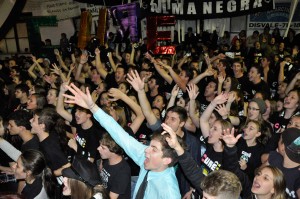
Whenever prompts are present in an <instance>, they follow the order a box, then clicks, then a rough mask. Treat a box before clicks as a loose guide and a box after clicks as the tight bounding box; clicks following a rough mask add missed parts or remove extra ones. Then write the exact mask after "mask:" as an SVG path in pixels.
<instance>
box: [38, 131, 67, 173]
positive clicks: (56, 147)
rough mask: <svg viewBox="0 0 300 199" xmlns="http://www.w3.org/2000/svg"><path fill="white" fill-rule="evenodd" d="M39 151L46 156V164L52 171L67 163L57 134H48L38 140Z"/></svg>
mask: <svg viewBox="0 0 300 199" xmlns="http://www.w3.org/2000/svg"><path fill="white" fill-rule="evenodd" d="M40 149H41V152H42V153H43V154H44V156H45V158H46V162H47V165H48V166H49V168H50V169H51V170H52V171H54V170H57V169H59V168H61V167H62V166H63V165H65V164H67V163H68V160H67V156H66V155H65V154H64V152H63V151H62V149H61V147H60V144H59V138H58V136H57V135H54V134H50V135H49V136H48V137H47V138H46V139H44V140H43V141H42V142H40Z"/></svg>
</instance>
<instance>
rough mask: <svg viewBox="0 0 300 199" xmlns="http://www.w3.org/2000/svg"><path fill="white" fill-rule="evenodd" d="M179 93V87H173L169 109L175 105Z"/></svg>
mask: <svg viewBox="0 0 300 199" xmlns="http://www.w3.org/2000/svg"><path fill="white" fill-rule="evenodd" d="M178 92H179V87H178V85H177V84H175V86H174V87H173V89H172V92H171V98H170V100H169V103H168V106H167V109H168V108H170V107H172V106H174V105H175V100H176V97H177V95H178Z"/></svg>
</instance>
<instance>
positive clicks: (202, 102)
mask: <svg viewBox="0 0 300 199" xmlns="http://www.w3.org/2000/svg"><path fill="white" fill-rule="evenodd" d="M197 100H198V101H199V102H200V113H203V112H204V111H205V110H206V108H207V106H208V105H209V104H210V102H209V101H207V100H206V98H205V97H204V96H200V97H198V98H197Z"/></svg>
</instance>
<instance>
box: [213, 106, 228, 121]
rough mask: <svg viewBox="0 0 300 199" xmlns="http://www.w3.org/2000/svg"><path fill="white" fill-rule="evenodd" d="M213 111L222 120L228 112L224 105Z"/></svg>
mask: <svg viewBox="0 0 300 199" xmlns="http://www.w3.org/2000/svg"><path fill="white" fill-rule="evenodd" d="M215 110H216V111H217V112H218V113H219V114H220V115H221V116H222V118H223V119H224V118H225V117H226V118H227V117H228V114H229V113H228V110H227V108H226V106H225V104H220V105H218V106H217V107H216V108H215Z"/></svg>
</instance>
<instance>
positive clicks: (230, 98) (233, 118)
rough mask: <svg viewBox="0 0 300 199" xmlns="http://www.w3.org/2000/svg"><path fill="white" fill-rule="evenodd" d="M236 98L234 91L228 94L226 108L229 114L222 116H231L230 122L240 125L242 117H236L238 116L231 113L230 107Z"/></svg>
mask: <svg viewBox="0 0 300 199" xmlns="http://www.w3.org/2000/svg"><path fill="white" fill-rule="evenodd" d="M234 100H235V96H234V94H233V93H232V92H231V93H229V94H228V100H227V103H226V110H227V113H228V114H227V115H225V116H224V117H223V116H222V118H223V119H227V118H229V120H230V122H231V124H232V125H234V126H238V125H240V118H239V117H236V116H232V115H230V107H231V104H232V103H233V101H234ZM226 116H227V117H226Z"/></svg>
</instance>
